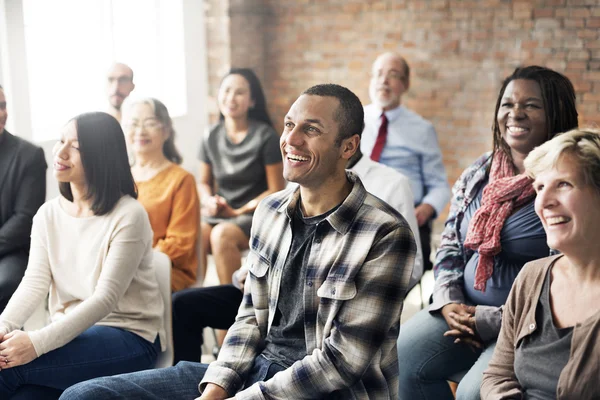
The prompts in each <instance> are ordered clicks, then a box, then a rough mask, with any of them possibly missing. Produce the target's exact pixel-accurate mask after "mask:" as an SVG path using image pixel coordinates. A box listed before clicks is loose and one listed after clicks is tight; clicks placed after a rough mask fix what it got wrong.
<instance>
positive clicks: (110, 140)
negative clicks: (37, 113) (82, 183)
mask: <svg viewBox="0 0 600 400" xmlns="http://www.w3.org/2000/svg"><path fill="white" fill-rule="evenodd" d="M71 121H73V122H74V123H75V129H76V130H77V140H78V142H79V153H80V155H81V164H82V165H83V171H84V174H85V180H86V183H87V193H86V194H85V198H86V199H92V207H91V208H92V211H93V212H94V215H104V214H107V213H109V212H110V211H111V210H112V209H113V208H114V206H115V204H117V202H118V201H119V199H120V198H121V197H123V196H125V195H129V196H131V197H133V198H134V199H137V188H136V186H135V182H134V180H133V176H132V175H131V168H130V167H129V158H128V157H127V146H126V145H125V135H124V134H123V129H121V125H120V124H119V122H118V121H117V120H116V119H115V118H114V117H113V116H111V115H109V114H107V113H103V112H91V113H85V114H80V115H78V116H76V117H75V118H73V119H72V120H71ZM69 122H70V121H69ZM58 186H59V190H60V194H61V195H62V196H63V197H64V198H66V199H67V200H69V201H73V192H71V185H70V184H69V183H68V182H60V183H59V185H58Z"/></svg>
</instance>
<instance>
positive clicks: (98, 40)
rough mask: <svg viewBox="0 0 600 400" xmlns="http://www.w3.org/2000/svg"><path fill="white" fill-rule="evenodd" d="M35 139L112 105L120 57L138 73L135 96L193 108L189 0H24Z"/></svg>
mask: <svg viewBox="0 0 600 400" xmlns="http://www.w3.org/2000/svg"><path fill="white" fill-rule="evenodd" d="M23 15H24V23H25V43H26V51H27V69H28V73H29V79H30V81H29V83H30V84H29V88H30V91H31V93H30V101H31V118H32V129H33V140H34V141H44V140H50V139H55V138H57V137H58V136H59V135H60V130H61V128H62V126H63V125H64V124H65V123H66V122H67V121H68V120H69V119H71V118H72V117H74V116H75V115H77V114H80V113H83V112H87V111H95V110H100V111H105V110H107V108H108V99H107V95H106V91H105V88H106V74H107V71H108V68H109V67H110V65H111V64H112V63H113V62H123V63H125V64H127V65H129V66H130V67H131V68H132V69H133V71H134V82H135V85H136V88H135V90H134V91H133V92H132V94H131V96H134V97H145V96H151V97H156V98H158V99H160V100H161V101H163V102H164V103H165V104H166V105H167V107H168V108H169V112H170V113H171V114H172V116H182V115H185V114H186V113H187V97H186V72H185V55H184V42H183V10H182V0H86V1H81V0H54V1H47V0H23Z"/></svg>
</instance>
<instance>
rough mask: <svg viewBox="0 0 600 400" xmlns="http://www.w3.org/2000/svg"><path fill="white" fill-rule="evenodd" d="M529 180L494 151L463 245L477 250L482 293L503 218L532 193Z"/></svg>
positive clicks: (478, 284) (477, 279) (477, 285)
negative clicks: (479, 201) (488, 177)
mask: <svg viewBox="0 0 600 400" xmlns="http://www.w3.org/2000/svg"><path fill="white" fill-rule="evenodd" d="M532 182H533V181H532V179H531V178H529V177H528V176H526V175H523V174H519V175H515V174H514V171H513V166H512V162H511V161H510V159H509V158H508V156H507V155H506V154H505V153H504V152H502V151H497V152H496V153H495V154H494V159H493V160H492V168H491V170H490V179H489V183H488V185H487V186H486V187H485V189H483V197H482V200H481V206H480V207H479V209H478V210H477V212H476V213H475V215H474V216H473V218H472V219H471V222H470V223H469V229H468V231H467V238H466V240H465V243H464V245H465V247H468V248H469V249H471V250H477V251H478V252H479V262H478V264H477V268H476V270H475V289H476V290H479V291H482V292H485V285H486V282H487V281H488V279H489V278H490V277H491V276H492V273H493V272H494V256H495V255H496V254H498V253H500V251H502V246H501V245H500V232H501V231H502V227H503V226H504V221H506V219H507V218H508V217H509V216H510V215H511V214H512V212H513V210H514V209H515V208H518V207H520V206H521V205H523V204H525V203H527V202H528V201H530V200H531V199H532V198H533V197H534V196H535V191H534V190H533V185H532Z"/></svg>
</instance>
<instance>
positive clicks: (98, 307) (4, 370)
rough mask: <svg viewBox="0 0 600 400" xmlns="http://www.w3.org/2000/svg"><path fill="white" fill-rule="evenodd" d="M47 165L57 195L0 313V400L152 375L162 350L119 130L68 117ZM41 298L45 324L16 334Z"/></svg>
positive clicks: (108, 121)
mask: <svg viewBox="0 0 600 400" xmlns="http://www.w3.org/2000/svg"><path fill="white" fill-rule="evenodd" d="M53 164H54V176H55V177H56V179H57V180H58V182H59V187H60V193H61V196H59V197H57V198H55V199H52V200H50V201H48V202H46V203H45V204H44V205H43V206H42V207H41V208H40V209H39V211H38V212H37V214H36V215H35V217H34V218H33V227H32V230H31V250H30V255H29V262H28V265H27V271H26V273H25V276H24V278H23V280H22V281H21V283H20V285H19V287H18V289H17V291H16V292H15V293H14V295H13V296H12V298H11V299H10V301H9V303H8V305H7V306H6V309H5V310H4V312H3V313H2V315H0V398H1V399H57V398H58V397H59V396H60V393H61V392H62V391H63V390H65V389H66V388H67V387H69V386H71V385H73V384H75V383H78V382H81V381H85V380H88V379H91V378H95V377H101V376H107V375H114V374H120V373H124V372H134V371H139V370H143V369H148V368H152V367H153V365H154V363H155V361H156V358H157V355H158V353H159V352H160V351H161V343H165V341H164V340H163V338H164V330H163V322H162V320H163V318H162V316H163V301H162V298H161V296H160V292H159V288H158V283H157V281H156V273H155V271H154V267H153V265H152V264H151V263H152V228H151V227H150V222H149V220H148V214H147V213H146V211H145V210H144V208H143V207H142V206H141V205H140V203H138V202H137V201H136V197H137V192H136V189H135V183H134V181H133V177H132V176H131V171H130V169H129V160H128V157H127V148H126V145H125V140H124V137H123V130H122V129H121V126H120V125H119V123H118V122H117V120H116V119H115V118H114V117H112V116H110V115H108V114H106V113H87V114H82V115H79V116H77V117H75V118H73V119H72V120H71V121H69V122H68V123H67V124H66V125H65V126H64V128H63V130H62V134H61V139H60V141H59V142H57V143H56V145H55V146H54V163H53ZM46 299H48V308H49V311H50V323H49V324H48V325H46V326H45V327H43V328H41V329H38V330H35V331H28V332H25V331H22V330H21V327H22V326H23V324H24V323H25V321H26V320H27V319H28V318H29V317H30V316H31V315H32V314H33V312H34V310H35V309H36V307H38V306H39V305H40V304H41V303H42V302H45V301H46Z"/></svg>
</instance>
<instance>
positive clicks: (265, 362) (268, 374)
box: [244, 354, 286, 388]
mask: <svg viewBox="0 0 600 400" xmlns="http://www.w3.org/2000/svg"><path fill="white" fill-rule="evenodd" d="M285 369H286V368H285V367H284V366H282V365H279V364H277V363H276V362H275V361H271V360H269V359H268V358H266V357H265V356H263V355H262V354H261V355H259V356H257V357H256V358H255V359H254V364H253V365H252V368H251V369H250V373H249V374H248V377H247V378H246V382H245V385H244V387H245V388H249V387H250V386H252V385H253V384H255V383H256V382H266V381H268V380H269V379H271V378H272V377H273V376H275V374H276V373H278V372H281V371H284V370H285Z"/></svg>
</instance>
